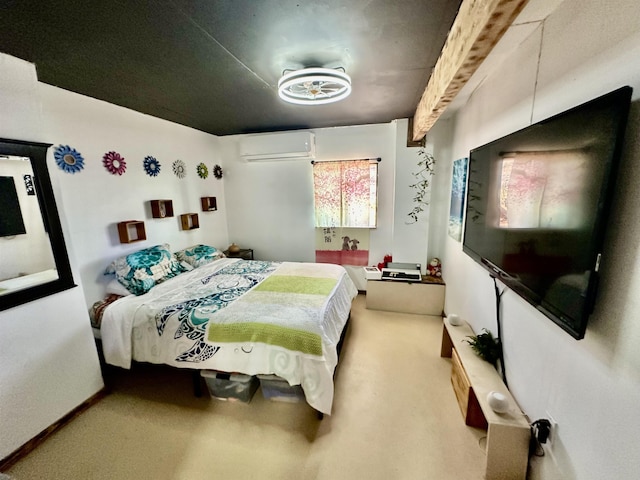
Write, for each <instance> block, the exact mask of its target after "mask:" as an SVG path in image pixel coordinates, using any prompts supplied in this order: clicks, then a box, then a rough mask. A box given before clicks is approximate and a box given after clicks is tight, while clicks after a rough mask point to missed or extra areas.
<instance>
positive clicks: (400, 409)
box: [5, 295, 485, 480]
mask: <svg viewBox="0 0 640 480" xmlns="http://www.w3.org/2000/svg"><path fill="white" fill-rule="evenodd" d="M441 332H442V324H441V319H440V318H439V317H429V316H422V315H409V314H398V313H390V312H379V311H373V310H367V309H366V308H365V297H364V295H359V296H358V298H357V299H356V300H355V302H354V305H353V310H352V315H351V328H350V332H349V335H348V336H347V338H346V341H345V345H344V350H343V354H342V361H341V363H340V365H339V366H338V370H337V373H336V378H335V380H336V392H335V400H334V406H333V414H332V415H331V416H325V418H324V420H321V421H319V420H318V419H317V418H316V414H315V412H314V411H313V410H312V409H311V408H310V407H308V406H307V405H306V404H305V403H298V404H291V403H282V402H274V401H270V400H265V399H264V398H263V397H262V394H261V391H260V390H258V391H257V392H256V395H255V396H254V397H253V400H252V401H251V403H249V404H243V403H237V402H236V403H231V402H222V401H219V400H216V399H212V398H210V397H209V395H208V392H206V390H205V395H204V396H203V397H201V398H196V397H194V396H193V393H192V385H191V376H190V374H189V372H185V371H180V370H177V369H171V368H166V367H163V366H158V365H146V364H137V365H135V367H134V368H133V369H132V370H130V371H125V370H120V369H110V370H108V371H107V372H106V377H105V379H106V381H107V383H108V384H109V385H110V387H111V389H112V390H111V393H110V394H109V395H108V396H107V397H106V398H104V399H103V400H101V401H100V402H98V403H97V404H96V405H94V406H93V407H91V408H90V409H89V410H88V411H86V412H85V413H83V414H82V415H81V416H79V417H78V418H76V419H75V420H73V421H72V422H71V423H70V424H69V425H67V426H65V427H64V428H62V429H61V430H60V431H59V432H57V433H55V434H54V435H53V436H51V437H50V438H49V439H47V440H46V441H45V442H44V443H43V444H42V445H40V446H39V447H38V448H37V449H36V450H34V451H33V452H32V453H30V454H29V455H28V456H27V457H26V458H24V459H22V460H21V461H19V462H18V463H17V464H15V465H14V466H13V467H12V468H11V469H10V470H8V471H7V472H5V473H6V474H8V475H10V476H11V477H12V478H13V479H16V480H31V479H61V480H62V479H64V480H75V479H78V480H88V479H96V480H97V479H105V480H107V479H108V480H121V479H122V480H125V479H136V480H145V479H149V480H151V479H153V480H164V479H167V480H169V479H171V480H174V479H184V480H199V479H256V480H262V479H278V480H286V479H295V480H307V479H308V480H312V479H313V480H342V479H349V480H357V479H366V480H378V479H379V480H404V479H407V480H413V479H416V480H418V479H425V480H431V479H433V480H449V479H450V480H472V479H481V478H482V477H483V471H484V462H485V459H484V453H483V451H482V448H481V444H483V442H482V439H483V437H484V435H485V432H483V431H481V430H477V429H472V428H469V427H466V426H465V425H464V421H463V420H462V416H461V414H460V411H459V409H458V405H457V403H456V400H455V396H454V394H453V390H452V388H451V383H450V379H449V375H450V371H451V362H450V360H449V359H443V358H440V356H439V354H440V338H441Z"/></svg>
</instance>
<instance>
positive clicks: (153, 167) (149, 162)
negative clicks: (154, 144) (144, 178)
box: [142, 156, 160, 177]
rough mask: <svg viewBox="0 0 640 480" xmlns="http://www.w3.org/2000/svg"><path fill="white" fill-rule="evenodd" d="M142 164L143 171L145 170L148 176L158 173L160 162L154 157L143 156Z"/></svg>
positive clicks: (154, 175)
mask: <svg viewBox="0 0 640 480" xmlns="http://www.w3.org/2000/svg"><path fill="white" fill-rule="evenodd" d="M142 164H143V165H144V171H145V172H147V175H149V176H150V177H156V176H158V174H159V173H160V162H158V160H156V158H155V157H152V156H148V157H144V162H142Z"/></svg>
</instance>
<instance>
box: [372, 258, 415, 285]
mask: <svg viewBox="0 0 640 480" xmlns="http://www.w3.org/2000/svg"><path fill="white" fill-rule="evenodd" d="M380 280H395V281H397V282H420V281H421V280H422V275H421V274H420V264H419V263H401V262H389V263H387V266H386V267H385V268H383V269H382V275H381V276H380Z"/></svg>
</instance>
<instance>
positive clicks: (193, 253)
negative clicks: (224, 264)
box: [176, 245, 224, 267]
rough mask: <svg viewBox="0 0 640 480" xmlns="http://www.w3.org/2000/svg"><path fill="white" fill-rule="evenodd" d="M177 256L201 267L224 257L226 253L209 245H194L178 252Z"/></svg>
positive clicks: (194, 265)
mask: <svg viewBox="0 0 640 480" xmlns="http://www.w3.org/2000/svg"><path fill="white" fill-rule="evenodd" d="M176 258H177V259H178V260H180V261H181V262H186V263H188V264H189V265H192V266H193V267H200V266H202V265H206V264H207V263H211V262H213V261H214V260H218V259H219V258H224V253H222V252H221V251H220V250H218V249H217V248H215V247H210V246H209V245H194V246H192V247H189V248H185V249H183V250H180V251H179V252H176Z"/></svg>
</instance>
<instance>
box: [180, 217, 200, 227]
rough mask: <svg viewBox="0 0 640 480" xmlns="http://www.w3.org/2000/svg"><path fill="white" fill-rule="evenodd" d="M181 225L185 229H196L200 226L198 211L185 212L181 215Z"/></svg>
mask: <svg viewBox="0 0 640 480" xmlns="http://www.w3.org/2000/svg"><path fill="white" fill-rule="evenodd" d="M180 225H182V229H183V230H194V229H196V228H200V221H199V220H198V214H197V213H183V214H182V215H180Z"/></svg>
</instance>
